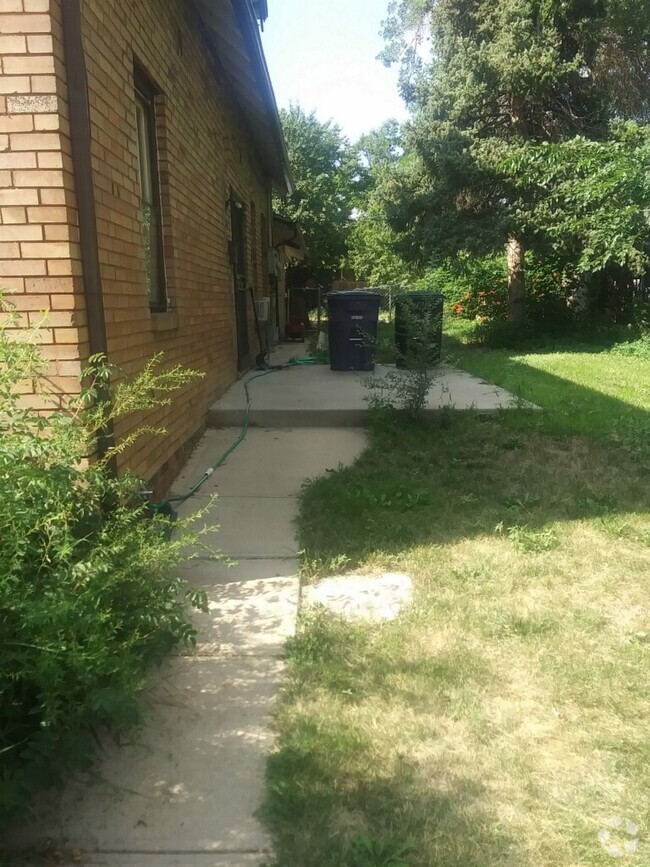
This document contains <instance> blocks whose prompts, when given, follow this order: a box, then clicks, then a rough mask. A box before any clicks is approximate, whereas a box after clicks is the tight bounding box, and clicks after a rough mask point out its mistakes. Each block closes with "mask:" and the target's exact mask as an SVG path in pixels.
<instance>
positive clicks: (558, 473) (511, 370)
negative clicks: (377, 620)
mask: <svg viewBox="0 0 650 867" xmlns="http://www.w3.org/2000/svg"><path fill="white" fill-rule="evenodd" d="M496 355H500V360H495V356H496ZM468 359H469V360H468ZM465 360H466V361H467V363H466V364H464V365H463V366H465V367H466V369H468V370H470V371H471V372H473V373H476V374H478V375H481V376H483V377H485V378H486V380H488V379H489V380H490V381H493V382H496V383H497V384H498V385H502V386H505V387H506V388H509V389H510V390H511V391H513V393H515V394H516V395H517V396H519V397H521V398H522V399H525V400H531V401H533V402H534V403H536V404H537V405H538V406H541V407H542V409H543V412H541V413H533V412H529V411H525V410H505V411H503V412H501V413H499V414H496V415H480V414H476V413H471V412H453V411H451V412H447V413H445V414H443V415H442V416H441V417H440V418H439V419H436V420H434V421H433V422H430V423H419V424H411V425H406V424H404V423H398V422H395V421H394V420H392V419H390V418H389V417H387V416H386V417H384V418H383V419H380V420H379V421H378V422H376V423H375V425H374V426H373V428H372V431H371V445H370V447H369V449H368V450H367V451H366V452H365V453H364V455H363V456H362V457H361V458H360V459H359V461H358V462H357V463H356V464H355V465H354V466H352V467H349V468H346V469H342V470H339V471H337V472H334V473H330V474H329V476H328V477H325V478H322V479H318V480H316V481H315V482H313V483H311V485H309V486H308V487H307V488H306V489H305V491H304V493H303V507H302V513H301V518H300V534H301V542H302V547H303V549H304V551H305V562H306V566H307V569H309V568H310V564H314V565H315V567H316V571H318V570H319V569H320V567H321V566H323V567H325V568H329V566H328V564H329V565H331V564H337V563H338V564H347V565H349V566H354V565H356V564H357V563H359V562H360V561H362V560H364V559H366V558H368V557H369V556H371V555H373V554H376V553H379V554H396V553H399V552H403V551H404V550H405V549H408V548H412V547H413V546H416V545H421V544H434V545H435V544H446V543H450V542H453V541H457V540H460V539H464V538H473V537H475V536H480V535H485V534H488V535H492V534H494V533H495V528H497V527H501V528H505V529H506V530H507V529H508V528H523V529H524V531H525V532H530V533H533V534H534V533H535V532H538V531H540V530H542V529H543V528H544V527H547V526H548V525H549V524H553V523H555V522H563V521H575V520H579V519H585V518H599V519H602V520H603V521H605V522H606V521H609V522H610V523H611V522H612V519H614V518H616V517H617V516H619V517H620V516H625V515H632V514H634V513H637V512H643V511H645V510H647V509H648V508H650V486H649V485H648V478H649V475H650V413H648V412H647V411H646V410H643V409H641V408H639V407H636V406H633V405H631V404H628V403H625V402H624V401H622V400H618V399H616V398H614V397H610V396H608V395H605V394H602V393H601V392H599V391H596V390H595V389H590V388H587V387H585V386H582V385H578V384H575V383H572V382H569V381H567V380H565V379H562V378H561V377H559V376H554V375H553V374H550V373H547V372H544V371H540V370H537V369H534V368H532V367H529V366H527V365H526V364H524V363H520V362H517V361H513V360H507V362H506V363H504V358H503V354H501V353H488V352H486V353H482V354H481V357H480V358H479V357H478V355H477V356H474V357H472V358H471V359H470V358H469V356H468V357H467V359H465ZM451 400H452V402H453V395H451ZM531 544H532V547H533V548H534V544H535V541H534V538H533V539H532V542H531Z"/></svg>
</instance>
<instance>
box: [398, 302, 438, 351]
mask: <svg viewBox="0 0 650 867" xmlns="http://www.w3.org/2000/svg"><path fill="white" fill-rule="evenodd" d="M444 303H445V296H444V295H442V294H441V293H440V292H404V293H402V294H401V295H398V296H397V298H396V300H395V346H396V348H397V366H398V367H410V366H412V365H413V361H414V357H415V356H416V355H417V357H418V359H422V361H423V362H426V364H430V365H434V364H438V362H439V361H440V356H441V354H442V310H443V305H444ZM423 341H424V343H425V344H426V345H424V346H421V345H420V344H421V343H422V342H423ZM420 352H422V353H423V354H422V355H420Z"/></svg>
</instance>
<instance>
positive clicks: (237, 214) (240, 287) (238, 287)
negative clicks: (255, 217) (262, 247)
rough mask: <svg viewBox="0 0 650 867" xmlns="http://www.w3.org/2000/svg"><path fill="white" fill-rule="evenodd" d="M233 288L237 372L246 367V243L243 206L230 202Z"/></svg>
mask: <svg viewBox="0 0 650 867" xmlns="http://www.w3.org/2000/svg"><path fill="white" fill-rule="evenodd" d="M230 229H231V238H232V241H231V245H230V259H231V262H232V273H233V286H234V289H235V321H236V324H237V370H244V369H245V368H246V367H247V366H248V353H249V351H250V347H249V344H248V291H247V289H246V243H245V236H244V206H243V205H242V204H241V203H240V202H237V201H236V200H235V199H231V200H230Z"/></svg>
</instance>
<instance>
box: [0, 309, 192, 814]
mask: <svg viewBox="0 0 650 867" xmlns="http://www.w3.org/2000/svg"><path fill="white" fill-rule="evenodd" d="M0 316H2V318H3V322H4V324H0V491H1V495H0V526H1V527H2V533H1V534H0V776H1V778H2V785H0V827H1V826H2V825H3V824H6V823H7V822H8V821H10V820H15V819H17V818H18V817H19V816H20V815H21V814H23V813H24V812H25V811H26V810H27V808H28V807H29V804H30V800H31V798H32V795H33V794H34V793H35V792H37V791H38V790H40V789H43V788H47V787H50V786H53V785H56V784H59V783H61V782H62V780H63V777H64V774H65V773H66V772H69V771H71V770H75V769H79V768H85V767H87V766H88V765H89V763H90V761H91V759H92V753H93V743H94V741H95V740H96V736H97V731H98V730H99V729H102V728H108V729H109V730H111V731H112V732H119V731H120V730H122V729H124V728H125V727H127V726H130V725H132V724H133V723H135V722H136V721H137V720H138V716H139V712H138V702H137V694H138V691H139V689H140V687H141V685H142V682H143V677H144V673H145V670H146V668H147V666H148V665H150V664H151V663H157V662H160V661H161V660H162V659H163V657H164V656H165V654H166V653H168V652H169V650H170V649H171V648H172V647H174V646H175V645H177V644H179V643H192V642H193V641H194V637H195V631H194V630H193V628H192V626H191V624H190V622H189V621H188V618H187V614H186V603H187V601H188V598H189V601H190V602H191V603H192V604H194V605H197V606H199V607H202V606H203V605H204V604H205V603H204V599H203V598H202V594H197V593H191V592H189V591H188V590H187V587H186V586H185V584H184V582H183V581H181V580H179V579H178V578H176V577H174V576H173V573H172V571H171V567H172V566H173V565H174V564H175V563H178V562H180V561H181V560H182V559H184V558H183V555H182V549H183V547H184V546H185V545H187V544H188V543H192V542H197V541H198V536H199V535H200V534H196V533H192V532H191V530H190V527H189V526H188V524H187V522H179V524H180V527H179V530H177V531H176V532H175V533H174V536H173V538H170V537H171V533H170V532H169V530H170V521H169V520H168V519H165V518H163V517H162V516H154V517H153V518H152V519H146V515H147V508H146V505H145V504H144V502H143V499H142V497H141V496H140V494H139V492H140V490H141V489H142V485H141V483H140V481H139V480H138V479H136V478H134V477H133V476H130V475H128V474H127V475H124V476H121V477H120V478H115V477H114V475H113V474H112V473H111V471H110V464H111V459H112V458H113V457H114V456H115V454H116V452H119V451H120V450H123V449H124V448H126V447H127V446H128V445H129V443H131V442H132V441H133V440H134V439H135V437H136V436H137V433H136V434H131V435H130V436H129V437H128V438H127V439H126V440H124V441H122V442H121V443H119V444H118V445H117V446H114V447H112V446H111V447H109V448H108V450H107V452H106V454H105V455H104V456H103V458H101V459H93V458H92V453H93V449H94V448H95V445H96V442H97V434H98V433H100V432H101V431H108V430H109V429H110V425H111V424H112V422H113V420H114V419H115V418H117V417H118V416H119V415H124V414H128V413H130V412H131V411H133V410H147V409H150V408H151V407H153V406H154V405H156V404H159V403H164V402H166V401H168V400H169V397H168V396H166V395H167V393H169V392H171V391H172V390H173V389H175V388H178V387H181V386H182V385H184V384H185V383H186V382H188V381H189V380H190V379H192V378H194V377H195V376H196V375H197V374H196V373H194V372H192V371H186V370H182V369H180V368H172V369H171V370H167V371H164V372H161V373H157V372H156V365H157V362H158V361H159V359H154V360H153V361H151V362H149V363H148V364H147V365H146V367H145V369H144V370H143V371H142V372H141V373H140V374H139V375H138V376H137V377H135V378H134V379H133V380H131V381H126V380H122V381H121V382H119V383H117V384H113V383H114V381H115V379H116V371H113V370H111V369H110V368H109V367H108V366H107V365H106V364H105V363H104V361H103V360H102V359H100V358H96V359H93V364H92V369H91V371H90V375H89V376H88V377H87V379H86V380H85V388H84V390H83V392H82V394H81V396H78V397H76V398H71V399H67V398H66V399H62V400H61V399H58V400H56V399H55V398H54V397H52V402H53V408H52V411H51V412H48V413H47V414H41V413H37V412H35V411H34V410H32V409H29V408H27V407H24V406H23V402H22V399H21V394H22V393H23V392H24V391H25V385H26V383H29V382H30V381H31V382H33V383H34V385H35V386H36V387H37V388H39V389H40V392H41V394H42V395H47V391H46V389H45V388H44V387H43V384H44V383H45V382H46V380H45V378H44V372H45V366H44V363H43V359H42V357H41V354H40V351H39V349H38V347H37V345H36V342H35V340H36V339H37V334H36V332H35V331H34V330H31V331H30V330H27V331H22V332H21V331H18V330H16V326H17V325H18V322H17V321H16V316H15V314H14V313H13V312H12V310H11V308H10V305H8V304H7V302H6V301H3V300H2V299H1V298H0ZM102 391H103V392H105V394H106V396H108V397H109V398H110V403H107V402H105V401H103V400H98V397H101V392H102Z"/></svg>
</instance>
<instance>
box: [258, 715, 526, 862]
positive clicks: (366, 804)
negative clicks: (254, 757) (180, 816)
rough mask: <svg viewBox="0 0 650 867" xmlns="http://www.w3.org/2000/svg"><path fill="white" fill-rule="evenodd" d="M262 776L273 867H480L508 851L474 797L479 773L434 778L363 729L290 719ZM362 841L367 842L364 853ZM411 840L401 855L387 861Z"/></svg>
mask: <svg viewBox="0 0 650 867" xmlns="http://www.w3.org/2000/svg"><path fill="white" fill-rule="evenodd" d="M267 774H268V781H269V787H268V793H269V794H268V796H267V800H266V803H265V804H264V806H263V808H262V810H261V817H262V818H263V819H264V820H265V821H267V822H269V823H270V824H271V826H272V828H273V833H274V843H275V849H276V852H277V857H278V861H277V862H276V864H277V867H287V865H289V864H290V865H292V867H312V865H318V867H376V865H382V864H388V865H390V864H397V863H405V862H406V863H408V864H409V867H429V865H431V864H434V863H435V864H436V865H438V867H485V865H486V864H497V863H501V862H502V860H503V858H504V857H505V855H506V853H508V852H512V841H510V840H509V839H507V838H506V836H505V835H504V834H503V832H502V831H501V830H500V829H499V828H498V827H497V823H496V821H495V817H494V816H490V815H489V814H488V813H487V812H486V811H485V810H484V808H483V807H482V806H481V805H480V804H479V801H480V800H481V799H483V798H485V792H484V788H483V786H482V785H481V784H480V783H479V782H478V781H476V780H472V779H468V778H466V777H463V776H462V775H458V776H455V775H454V774H453V772H450V771H449V769H446V771H445V775H444V781H442V785H439V782H438V781H436V779H431V778H425V777H424V776H423V774H422V770H421V768H419V766H418V764H417V763H416V762H410V761H408V760H407V759H405V758H401V759H400V758H398V757H391V758H390V759H385V760H382V757H381V756H379V755H378V754H377V750H376V747H375V746H374V744H373V742H372V740H371V739H370V738H369V737H367V736H366V735H364V734H363V733H362V732H359V731H358V730H356V729H354V728H351V727H350V726H348V725H345V724H343V723H338V724H337V723H334V722H332V721H331V720H327V721H326V722H324V721H322V720H321V719H319V718H318V717H317V716H316V715H314V716H309V715H308V714H305V715H303V716H302V717H301V718H300V719H295V720H294V721H293V724H292V728H291V734H290V737H289V738H285V741H284V743H283V745H282V747H281V749H280V750H279V751H278V752H276V753H275V754H274V755H273V756H272V757H271V758H270V760H269V765H268V771H267ZM362 840H366V841H368V842H369V844H370V845H369V846H367V847H364V849H366V851H365V852H363V853H361V852H360V851H359V842H360V841H362ZM411 840H417V848H416V847H413V849H412V851H411V852H410V854H409V856H408V858H407V859H404V860H402V861H397V860H394V861H393V860H388V859H387V855H388V854H390V853H397V852H399V851H400V850H401V849H403V848H407V849H410V841H411ZM368 850H370V852H373V851H375V852H377V853H379V852H382V853H383V858H381V859H380V858H376V859H375V858H373V857H372V855H370V854H368ZM434 856H435V860H431V859H432V857H434ZM486 859H487V860H486Z"/></svg>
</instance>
